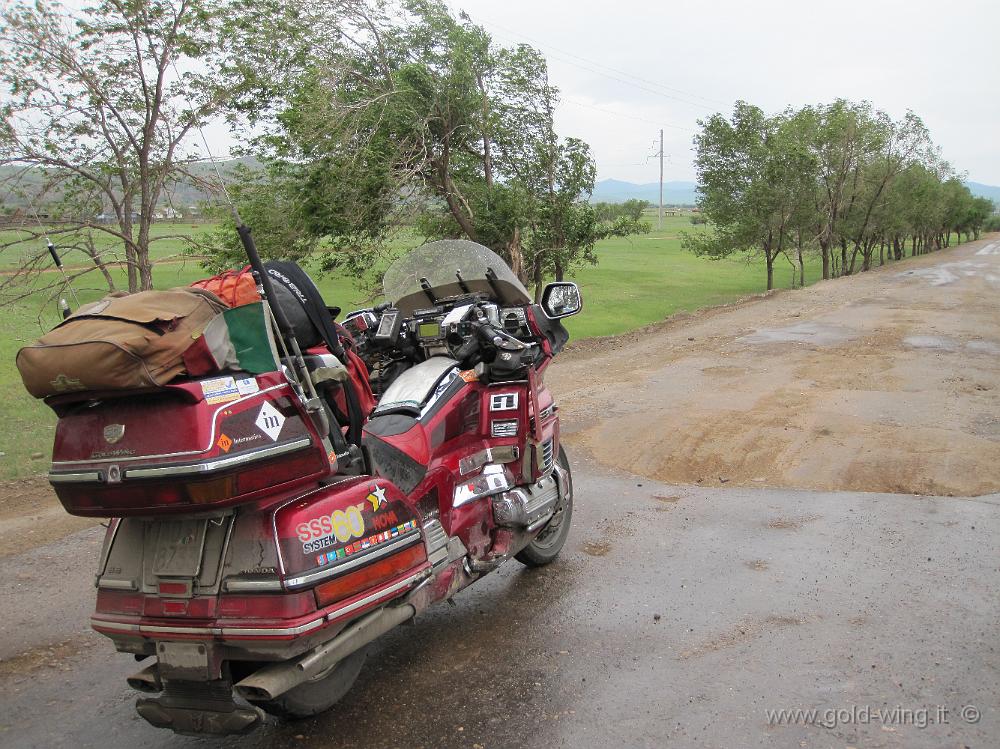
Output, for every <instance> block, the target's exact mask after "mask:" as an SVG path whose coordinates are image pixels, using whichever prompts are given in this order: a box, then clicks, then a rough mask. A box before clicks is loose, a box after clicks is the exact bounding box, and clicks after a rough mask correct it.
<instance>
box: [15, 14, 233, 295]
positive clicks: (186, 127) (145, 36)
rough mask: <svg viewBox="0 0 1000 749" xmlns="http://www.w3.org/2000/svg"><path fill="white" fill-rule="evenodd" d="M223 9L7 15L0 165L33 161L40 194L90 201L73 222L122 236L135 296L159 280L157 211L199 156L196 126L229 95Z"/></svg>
mask: <svg viewBox="0 0 1000 749" xmlns="http://www.w3.org/2000/svg"><path fill="white" fill-rule="evenodd" d="M225 10H226V8H225V6H224V5H223V4H222V1H221V0H99V1H98V2H96V3H95V4H94V5H92V6H89V7H86V8H84V9H82V10H80V11H79V12H74V13H73V14H70V13H68V12H67V11H65V10H64V9H63V8H61V7H60V6H58V5H54V4H48V3H46V2H44V0H41V1H40V2H38V3H36V4H31V5H28V4H24V3H18V4H15V5H12V6H10V7H9V8H7V9H6V10H4V11H3V13H2V16H0V80H2V83H3V85H4V86H5V88H6V89H7V92H6V95H5V97H4V103H3V106H2V109H0V164H15V165H19V166H22V167H23V166H28V167H33V168H34V174H35V175H36V176H40V177H41V179H42V182H43V183H44V184H43V186H42V188H41V190H40V194H42V195H52V194H55V193H59V194H61V195H62V196H65V197H68V198H70V199H71V200H73V201H75V202H76V204H77V205H81V204H82V203H89V207H88V208H87V210H85V211H82V212H81V213H80V214H78V215H76V216H73V217H72V218H73V220H74V222H75V223H76V225H77V226H79V227H84V228H86V229H89V230H90V231H92V232H98V233H103V234H105V235H109V236H111V237H112V238H113V239H114V240H115V241H116V242H118V243H120V246H121V248H122V250H123V254H124V258H125V261H126V263H127V268H128V285H129V289H130V290H132V291H135V290H138V289H146V288H150V287H151V285H152V266H153V262H152V259H151V258H150V252H149V251H150V244H151V242H152V241H153V238H152V236H151V233H150V229H151V227H152V225H153V222H154V214H155V209H156V206H157V202H158V201H159V200H160V199H161V196H162V195H163V190H164V185H165V183H167V182H168V181H170V180H173V179H176V178H178V176H179V175H183V174H184V172H185V167H186V165H187V164H189V163H190V162H191V161H193V160H194V159H196V157H197V154H196V153H195V152H194V151H193V150H192V149H190V148H188V147H187V141H188V139H189V136H190V135H191V132H192V129H193V128H196V127H198V126H199V125H201V124H203V123H205V122H207V121H208V120H209V119H210V118H212V117H214V116H215V115H217V114H218V113H219V112H220V111H221V110H222V108H223V106H224V105H225V103H226V102H227V101H228V99H229V98H230V97H231V96H232V95H233V93H234V90H233V89H232V88H231V87H226V86H220V85H219V83H220V79H219V77H218V76H217V75H216V71H217V70H218V67H219V65H220V64H221V63H220V55H221V52H220V50H219V49H218V38H219V32H220V29H221V24H222V19H223V18H224V16H225V13H224V11H225ZM95 211H97V212H105V211H106V212H108V213H109V214H111V215H112V216H113V221H111V222H108V223H104V222H99V221H96V220H95V218H94V216H95V213H94V212H95Z"/></svg>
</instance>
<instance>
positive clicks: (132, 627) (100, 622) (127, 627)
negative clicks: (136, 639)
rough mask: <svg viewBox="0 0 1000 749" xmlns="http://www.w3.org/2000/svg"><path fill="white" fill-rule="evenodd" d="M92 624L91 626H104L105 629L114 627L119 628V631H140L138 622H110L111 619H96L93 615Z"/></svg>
mask: <svg viewBox="0 0 1000 749" xmlns="http://www.w3.org/2000/svg"><path fill="white" fill-rule="evenodd" d="M90 626H91V627H102V628H103V629H114V630H118V631H119V632H138V631H139V625H138V624H125V623H123V622H109V621H105V620H104V619H94V618H93V617H91V619H90Z"/></svg>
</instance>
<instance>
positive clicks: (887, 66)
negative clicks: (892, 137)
mask: <svg viewBox="0 0 1000 749" xmlns="http://www.w3.org/2000/svg"><path fill="white" fill-rule="evenodd" d="M449 3H450V6H451V8H452V9H453V10H455V11H457V10H459V9H462V10H465V11H466V12H468V13H469V15H470V16H472V18H473V20H474V21H476V22H477V23H479V24H480V25H482V26H484V27H485V28H486V29H487V30H489V31H490V32H491V33H492V34H493V36H494V38H495V39H496V40H497V41H498V42H500V43H504V44H508V45H509V44H512V43H516V42H527V43H530V44H532V45H533V46H535V47H537V48H539V49H540V50H541V51H542V52H544V53H545V55H546V57H547V59H548V61H549V70H550V80H551V81H552V82H553V83H555V84H556V85H557V86H558V87H559V88H560V89H561V92H562V98H563V103H562V105H561V106H560V109H559V111H558V115H557V122H556V126H557V129H558V131H559V133H560V135H563V136H567V135H571V136H576V137H579V138H582V139H584V140H586V141H587V142H588V143H590V145H591V147H592V149H593V152H594V156H595V158H596V160H597V168H598V178H599V179H606V178H608V177H614V178H617V179H623V180H628V181H630V182H655V181H657V180H658V179H659V166H658V163H657V160H656V159H655V158H650V155H651V154H653V153H655V152H656V150H657V149H658V146H659V142H658V141H659V129H660V126H661V125H662V126H663V129H664V139H665V146H664V151H665V153H666V155H667V158H668V161H667V163H666V166H665V175H664V179H665V180H667V181H671V180H693V179H694V167H693V165H692V146H691V138H692V136H693V135H694V131H695V129H696V127H697V124H696V122H697V120H698V118H699V117H704V116H706V115H709V114H711V113H713V112H717V111H722V112H727V113H728V112H730V111H731V109H732V104H733V102H734V101H736V100H737V99H744V100H746V101H749V102H751V103H753V104H756V105H758V106H760V107H761V108H762V109H764V110H765V111H766V112H768V113H773V112H777V111H780V110H781V109H784V108H785V107H786V106H789V105H790V106H793V107H798V106H801V105H803V104H809V103H819V102H829V101H832V100H833V99H836V98H838V97H844V98H848V99H853V100H861V99H868V100H870V101H871V102H872V103H873V104H874V105H875V106H876V107H879V108H881V109H884V110H885V111H887V112H889V113H890V114H891V115H892V116H893V117H896V118H898V117H900V116H902V115H903V114H904V113H905V112H906V110H907V109H912V110H913V111H914V112H916V114H918V115H919V116H920V117H922V118H923V120H924V122H925V123H926V124H927V126H928V128H929V129H930V132H931V136H932V138H933V139H934V141H935V142H936V143H937V144H938V145H939V146H940V147H941V149H942V152H943V155H944V157H945V158H946V159H947V160H948V161H950V162H951V163H952V165H953V166H954V167H955V168H956V169H958V170H959V171H960V172H967V173H968V177H969V179H971V180H973V181H976V182H985V183H988V184H993V185H1000V40H998V35H1000V2H997V0H993V2H987V1H986V0H982V1H980V0H951V2H944V3H942V2H927V1H926V0H909V1H908V2H893V1H890V0H866V1H859V0H838V1H837V2H827V3H816V2H809V0H756V2H740V1H739V0H700V1H699V2H687V3H676V2H674V3H671V2H662V1H661V2H641V1H640V0H617V1H616V2H602V3H588V2H581V1H580V0H573V1H572V2H571V1H570V0H503V2H498V1H497V0H449Z"/></svg>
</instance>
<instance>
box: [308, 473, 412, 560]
mask: <svg viewBox="0 0 1000 749" xmlns="http://www.w3.org/2000/svg"><path fill="white" fill-rule="evenodd" d="M366 516H367V517H366ZM398 523H399V518H398V516H397V515H396V511H395V510H392V509H390V508H389V500H388V499H386V496H385V488H384V487H381V486H379V485H378V484H377V483H374V484H372V485H370V486H369V488H368V495H367V496H366V497H365V498H364V500H363V501H361V502H359V503H358V504H356V505H350V506H349V507H346V508H345V509H343V510H334V511H333V512H331V513H330V514H329V515H321V516H320V517H318V518H313V519H312V520H307V521H305V522H302V523H299V524H298V525H297V526H296V527H295V534H296V536H297V538H298V540H299V542H300V543H301V544H302V553H303V554H305V555H307V556H310V555H313V554H317V553H318V552H320V551H322V550H324V549H329V548H332V547H336V546H340V545H342V544H345V543H349V542H351V541H353V539H356V538H363V537H364V536H365V533H366V530H368V532H370V530H375V531H385V530H388V529H389V528H390V527H392V526H395V525H398ZM369 529H370V530H369ZM364 541H368V542H369V543H370V542H371V538H370V537H369V538H364ZM354 545H356V544H352V546H354Z"/></svg>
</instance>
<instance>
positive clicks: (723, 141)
mask: <svg viewBox="0 0 1000 749" xmlns="http://www.w3.org/2000/svg"><path fill="white" fill-rule="evenodd" d="M701 124H702V131H701V133H700V134H699V135H698V136H697V137H696V139H695V142H696V144H697V147H698V155H697V159H696V162H695V165H696V169H697V172H698V190H699V192H700V201H699V205H700V207H701V210H702V212H703V213H704V214H705V216H706V217H707V218H708V220H709V221H710V222H711V224H712V227H713V230H712V231H711V232H707V233H702V234H689V235H687V236H685V237H684V240H683V241H684V244H685V246H686V247H687V248H688V249H690V250H692V251H694V252H695V253H696V254H698V255H703V256H708V257H712V258H716V259H719V258H723V257H727V256H729V255H731V254H732V253H734V252H739V251H750V252H754V251H760V252H762V253H763V255H764V262H765V265H766V267H767V288H768V289H772V288H774V261H775V259H776V258H777V257H778V256H779V255H780V254H782V253H783V252H784V251H785V250H786V245H787V242H788V239H789V235H790V232H791V229H792V228H793V218H794V217H795V215H796V209H797V207H798V205H797V196H796V195H795V193H794V190H793V185H794V179H793V178H794V173H795V170H796V167H797V164H798V160H797V159H796V157H795V154H794V152H793V150H792V149H791V148H789V141H788V138H787V133H786V131H785V130H784V129H783V128H782V127H781V125H782V122H781V118H768V117H766V116H765V115H764V113H763V112H762V111H761V110H760V109H759V108H758V107H755V106H752V105H750V104H747V103H746V102H742V101H740V102H737V103H736V106H735V108H734V111H733V116H732V120H727V119H726V118H725V117H722V116H721V115H714V116H713V117H711V118H709V119H708V120H707V121H705V122H703V123H701Z"/></svg>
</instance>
